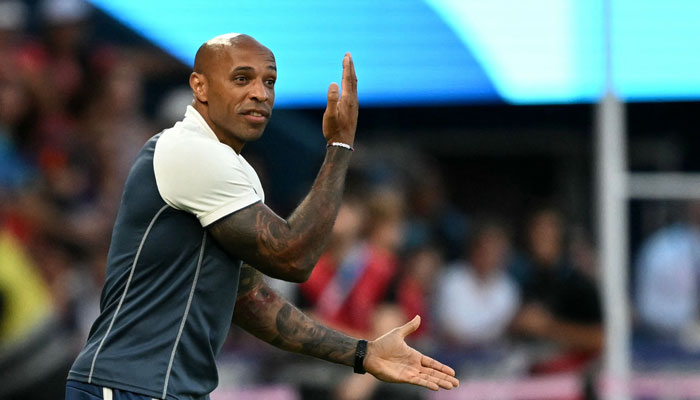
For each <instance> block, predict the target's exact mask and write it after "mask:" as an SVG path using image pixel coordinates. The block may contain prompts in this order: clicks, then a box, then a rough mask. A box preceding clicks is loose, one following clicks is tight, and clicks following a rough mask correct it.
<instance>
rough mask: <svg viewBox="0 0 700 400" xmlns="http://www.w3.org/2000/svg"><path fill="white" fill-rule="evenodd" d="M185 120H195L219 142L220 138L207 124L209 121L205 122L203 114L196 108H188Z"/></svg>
mask: <svg viewBox="0 0 700 400" xmlns="http://www.w3.org/2000/svg"><path fill="white" fill-rule="evenodd" d="M185 119H192V120H194V121H195V122H196V123H197V124H199V126H200V127H201V128H202V129H203V130H204V132H206V133H207V134H209V135H210V136H211V137H212V138H213V139H214V140H216V141H217V142H219V138H218V137H217V136H216V134H215V133H214V131H213V130H212V129H211V127H210V126H209V124H207V121H205V120H204V117H202V114H200V113H199V111H197V110H196V109H195V108H194V107H192V106H187V111H185Z"/></svg>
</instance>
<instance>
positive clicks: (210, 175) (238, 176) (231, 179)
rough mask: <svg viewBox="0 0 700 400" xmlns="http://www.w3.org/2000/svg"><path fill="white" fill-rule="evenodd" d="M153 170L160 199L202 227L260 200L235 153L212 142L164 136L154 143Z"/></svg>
mask: <svg viewBox="0 0 700 400" xmlns="http://www.w3.org/2000/svg"><path fill="white" fill-rule="evenodd" d="M153 170H154V173H155V178H156V184H157V186H158V191H159V192H160V195H161V197H162V198H163V200H165V202H166V203H167V204H168V205H169V206H171V207H173V208H176V209H178V210H182V211H187V212H190V213H192V214H194V215H195V216H196V217H197V218H198V219H199V222H200V224H202V226H207V225H209V224H211V223H213V222H215V221H217V220H219V219H221V218H223V217H225V216H226V215H229V214H231V213H234V212H236V211H238V210H240V209H242V208H245V207H247V206H249V205H251V204H253V203H256V202H258V201H261V197H260V195H259V194H258V193H256V191H255V188H254V184H253V180H252V179H251V177H250V176H249V175H248V173H246V169H245V167H244V166H243V164H242V162H241V160H240V159H239V157H238V156H237V155H236V153H235V152H234V151H233V150H232V149H231V148H229V147H227V146H225V145H222V144H221V143H218V142H215V141H213V140H208V139H204V138H190V139H187V140H172V139H170V138H167V137H165V135H164V136H163V137H161V138H160V139H159V140H158V142H157V143H156V148H155V152H154V155H153Z"/></svg>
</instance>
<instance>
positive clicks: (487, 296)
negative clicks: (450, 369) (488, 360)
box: [435, 220, 519, 348]
mask: <svg viewBox="0 0 700 400" xmlns="http://www.w3.org/2000/svg"><path fill="white" fill-rule="evenodd" d="M510 246H511V245H510V238H509V236H508V232H507V230H506V228H505V227H504V226H503V225H501V224H500V223H498V222H496V220H486V221H484V222H480V223H478V224H476V227H475V228H474V232H473V234H472V236H471V239H470V241H469V245H468V246H467V255H466V257H467V258H466V260H465V261H457V262H455V263H453V264H451V265H448V266H447V267H446V269H445V271H444V272H443V274H442V276H441V278H440V283H439V285H438V291H437V300H436V305H435V312H436V317H437V320H438V332H439V333H440V335H442V336H443V337H444V338H445V339H446V340H447V343H449V344H451V345H452V346H456V347H459V348H469V347H477V346H483V345H487V344H490V343H493V342H495V341H498V340H499V339H502V338H503V337H504V334H505V332H506V329H507V328H508V326H509V324H510V322H511V320H512V318H513V316H514V315H515V312H516V311H517V309H518V305H519V299H518V289H517V287H516V285H515V282H513V280H512V279H511V277H510V276H509V275H508V274H507V273H506V268H507V266H508V261H509V252H510Z"/></svg>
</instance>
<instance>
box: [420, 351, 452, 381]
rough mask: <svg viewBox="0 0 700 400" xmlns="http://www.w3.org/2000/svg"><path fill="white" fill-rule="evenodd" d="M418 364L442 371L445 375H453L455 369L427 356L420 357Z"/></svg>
mask: <svg viewBox="0 0 700 400" xmlns="http://www.w3.org/2000/svg"><path fill="white" fill-rule="evenodd" d="M420 364H421V365H422V366H424V367H428V368H432V369H435V370H438V371H440V372H444V373H446V374H447V375H451V376H455V370H453V369H452V368H450V367H448V366H447V365H445V364H443V363H441V362H439V361H436V360H434V359H432V358H430V357H428V356H423V357H421V360H420Z"/></svg>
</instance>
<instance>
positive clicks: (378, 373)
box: [364, 316, 459, 390]
mask: <svg viewBox="0 0 700 400" xmlns="http://www.w3.org/2000/svg"><path fill="white" fill-rule="evenodd" d="M419 325H420V317H419V316H416V317H415V318H413V320H412V321H411V322H409V323H407V324H406V325H404V326H401V327H398V328H394V329H392V330H391V331H389V332H388V333H386V334H385V335H383V336H382V337H380V338H378V339H376V340H374V341H372V342H369V343H368V347H367V356H366V357H365V362H364V367H365V370H366V371H367V372H369V373H370V374H372V375H374V376H375V377H376V378H377V379H380V380H382V381H385V382H396V383H411V384H413V385H417V386H423V387H426V388H428V389H431V390H439V389H440V388H443V389H452V388H453V387H457V386H459V380H457V378H455V377H454V375H455V371H454V370H453V369H452V368H450V367H448V366H447V365H444V364H442V363H440V362H438V361H435V360H433V359H432V358H430V357H428V356H425V355H423V354H421V353H420V352H418V351H417V350H415V349H414V348H412V347H410V346H409V345H407V344H406V342H405V340H404V339H405V337H406V336H408V335H409V334H410V333H412V332H414V331H415V330H416V329H418V326H419Z"/></svg>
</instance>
